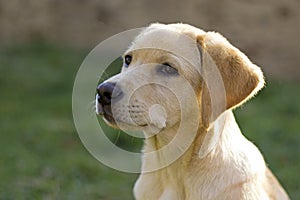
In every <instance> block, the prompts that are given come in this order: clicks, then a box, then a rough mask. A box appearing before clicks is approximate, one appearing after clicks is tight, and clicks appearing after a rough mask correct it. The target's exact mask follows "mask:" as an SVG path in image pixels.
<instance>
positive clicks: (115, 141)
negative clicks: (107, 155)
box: [114, 130, 121, 145]
mask: <svg viewBox="0 0 300 200" xmlns="http://www.w3.org/2000/svg"><path fill="white" fill-rule="evenodd" d="M120 135H121V131H120V130H119V131H118V134H117V137H116V138H115V140H114V144H115V145H117V142H118V140H119V137H120Z"/></svg>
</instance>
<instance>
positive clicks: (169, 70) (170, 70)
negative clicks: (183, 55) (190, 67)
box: [159, 63, 178, 75]
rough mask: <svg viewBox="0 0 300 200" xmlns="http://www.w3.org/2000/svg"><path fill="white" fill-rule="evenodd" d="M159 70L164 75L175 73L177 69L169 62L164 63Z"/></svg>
mask: <svg viewBox="0 0 300 200" xmlns="http://www.w3.org/2000/svg"><path fill="white" fill-rule="evenodd" d="M159 71H160V72H161V73H163V74H165V75H177V74H178V71H177V70H176V69H175V68H174V67H172V66H171V65H170V64H169V63H164V64H162V65H161V66H160V67H159Z"/></svg>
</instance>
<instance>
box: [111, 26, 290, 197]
mask: <svg viewBox="0 0 300 200" xmlns="http://www.w3.org/2000/svg"><path fill="white" fill-rule="evenodd" d="M184 37H186V38H188V39H186V38H184ZM197 49H198V50H197ZM163 50H164V51H163ZM169 52H172V53H169ZM125 54H130V55H132V56H133V60H132V62H131V63H130V65H129V67H123V69H122V72H121V73H120V74H118V75H116V76H114V77H112V78H111V79H109V80H107V81H109V82H117V83H118V84H119V86H120V87H121V88H122V90H123V92H124V93H125V95H126V94H127V93H130V94H131V97H130V100H129V101H128V102H125V101H122V100H120V101H119V102H116V105H115V107H117V109H115V110H116V111H115V113H114V118H115V122H112V121H108V120H107V122H108V123H109V124H111V125H114V126H118V127H119V128H122V129H138V130H143V131H144V133H145V135H146V139H145V147H144V153H145V154H146V153H147V152H153V151H157V150H158V149H160V148H161V147H164V146H165V145H167V144H168V143H169V142H171V141H172V139H173V138H174V136H175V135H176V131H177V130H178V129H179V124H180V122H181V120H183V121H189V120H193V119H194V117H191V118H188V117H187V118H183V117H182V116H180V112H181V110H180V109H185V110H186V111H188V112H189V113H191V115H192V114H195V109H194V108H192V107H191V106H190V105H191V104H193V101H197V106H198V108H197V109H198V111H199V112H198V111H197V112H198V115H199V124H195V126H196V125H197V134H196V136H195V138H193V141H192V144H191V145H190V146H189V147H188V148H187V150H186V151H185V152H184V153H183V155H182V156H181V157H180V158H179V159H177V160H176V161H175V162H173V163H172V164H170V165H168V166H167V167H164V168H162V169H159V170H156V171H151V172H145V171H147V170H146V169H148V168H151V166H153V165H154V163H164V161H165V160H167V159H168V156H169V154H164V153H160V152H157V153H156V155H155V156H154V157H151V158H149V157H147V156H145V157H144V158H143V169H142V173H141V175H140V177H139V179H138V180H137V182H136V184H135V187H134V196H135V198H136V199H137V200H158V199H160V200H183V199H185V200H196V199H197V200H235V199H238V200H287V199H289V197H288V195H287V194H286V193H285V191H284V189H283V188H282V187H281V185H280V184H279V183H278V181H277V180H276V178H275V177H274V176H273V174H272V172H271V171H270V170H269V169H268V167H267V166H266V164H265V161H264V159H263V157H262V155H261V153H260V152H259V150H258V149H257V148H256V147H255V146H254V145H253V144H252V143H251V142H250V141H248V140H247V139H246V138H245V137H244V136H243V135H242V134H241V132H240V129H239V127H238V125H237V123H236V121H235V118H234V116H233V113H232V111H231V110H232V109H233V108H235V107H237V106H239V105H241V104H243V103H244V102H245V101H247V100H248V99H249V98H251V97H253V96H254V94H256V93H257V92H258V91H259V90H260V89H261V88H262V87H263V85H264V78H263V74H262V72H261V70H260V68H259V67H257V66H256V65H254V64H253V63H252V62H251V61H250V60H249V59H248V58H247V57H246V56H245V55H244V54H243V53H242V52H241V51H239V50H238V49H237V48H235V47H234V46H232V45H231V44H230V43H229V42H228V41H227V40H226V39H225V38H224V37H223V36H221V35H220V34H218V33H215V32H205V31H203V30H200V29H198V28H195V27H193V26H190V25H186V24H170V25H163V24H153V25H151V26H150V27H148V28H146V29H145V30H144V31H143V32H142V33H141V34H140V35H139V36H138V37H137V38H136V40H135V41H134V42H133V44H132V46H131V47H129V49H128V50H127V52H126V53H125ZM164 62H171V63H173V64H174V65H175V67H176V69H177V70H178V73H179V76H182V77H184V78H185V79H186V80H188V82H189V84H190V85H191V86H192V88H193V90H194V92H195V93H196V96H197V99H196V100H195V99H193V98H190V97H191V96H192V95H191V94H190V93H188V91H186V89H185V88H184V87H183V86H182V83H181V82H180V80H179V79H178V77H175V76H174V77H166V76H161V75H157V72H155V70H154V68H155V66H154V67H152V66H148V67H142V66H143V65H147V64H149V63H164ZM214 65H215V66H216V69H217V71H218V73H220V75H221V79H222V81H223V83H222V84H221V85H222V87H224V89H225V97H224V98H222V95H221V96H220V97H219V96H218V97H217V98H215V99H217V100H216V101H215V102H213V100H212V99H213V98H212V95H220V93H219V92H216V94H213V92H211V91H212V90H214V87H213V86H212V85H211V84H214V81H215V80H214V77H217V75H216V74H215V71H214V70H213V68H214ZM162 80H163V82H164V84H166V86H168V87H173V88H174V90H176V91H179V96H184V97H186V98H185V99H184V106H181V107H180V102H178V100H176V96H174V94H173V93H172V92H170V91H168V89H166V88H164V87H160V86H155V85H153V84H149V85H147V86H145V87H143V89H142V90H136V92H135V93H132V91H133V90H135V88H138V85H140V84H142V83H144V82H147V81H148V82H152V81H154V82H155V81H162ZM216 81H217V80H216ZM145 91H147V92H145ZM154 104H155V105H156V104H159V105H161V106H162V107H163V108H164V111H163V112H162V111H161V112H159V113H160V114H158V116H156V115H153V116H154V117H153V116H152V117H151V116H150V117H149V114H148V110H149V108H150V107H151V106H152V105H154ZM216 107H217V108H216ZM133 108H135V109H137V110H138V111H139V112H138V113H139V114H135V115H131V114H126V113H132V112H133ZM137 110H135V111H137ZM162 113H164V114H162ZM124 116H125V117H124ZM162 116H166V117H165V119H164V117H162ZM153 118H155V119H153ZM153 128H156V129H153ZM153 130H155V131H153ZM192 130H193V127H192V125H191V126H189V127H188V128H186V130H185V131H184V132H185V134H186V137H189V136H190V135H189V134H190V132H192Z"/></svg>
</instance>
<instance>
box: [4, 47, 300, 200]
mask: <svg viewBox="0 0 300 200" xmlns="http://www.w3.org/2000/svg"><path fill="white" fill-rule="evenodd" d="M86 54H87V51H81V50H72V49H68V48H62V47H57V46H53V45H47V44H43V43H36V44H30V45H22V46H15V47H9V48H3V47H2V49H1V48H0V91H1V96H0V105H1V106H0V134H1V139H0V199H72V200H73V199H105V200H114V199H115V200H119V199H123V200H126V199H128V200H129V199H133V197H132V187H133V184H134V181H135V179H136V178H137V175H135V174H126V173H122V172H118V171H115V170H113V169H110V168H107V167H105V166H104V165H102V164H101V163H99V162H98V161H97V160H95V159H94V158H93V157H92V156H91V155H90V154H89V153H88V152H87V150H86V149H85V148H84V146H83V144H82V143H81V142H80V139H79V137H78V135H77V133H76V131H75V128H74V124H73V120H72V111H71V95H72V87H73V81H74V78H75V75H76V72H77V70H78V68H79V66H80V64H81V62H82V61H83V59H84V57H85V56H86ZM297 91H299V85H297V84H295V83H289V82H284V83H283V82H274V81H270V82H269V83H268V86H267V88H265V89H264V91H263V92H261V93H260V94H259V95H258V97H257V98H255V99H253V100H251V101H250V102H248V103H247V104H246V105H245V106H243V107H242V108H239V109H237V111H235V112H236V115H237V116H238V117H237V119H238V122H239V124H240V126H241V129H242V130H243V132H244V133H245V135H246V136H247V137H248V138H249V139H250V140H251V141H254V143H255V144H256V145H258V146H259V148H260V149H261V151H262V152H263V154H264V155H265V157H266V160H267V162H268V163H269V164H270V168H271V169H272V170H273V172H274V173H275V175H276V176H277V177H278V178H279V179H280V181H281V182H282V184H283V185H284V186H285V188H286V189H287V191H288V192H289V194H290V196H291V197H292V199H299V198H300V189H299V185H300V180H299V175H298V171H299V169H300V156H299V154H300V134H299V130H300V123H299V122H300V104H299V98H300V94H299V92H297ZM112 134H113V133H112ZM114 134H115V133H114ZM115 137H116V135H114V136H113V137H111V139H112V140H114V138H115ZM132 144H135V142H134V141H133V140H132V139H130V140H128V138H125V136H122V135H121V136H120V138H119V139H118V145H119V146H122V147H124V148H126V147H128V146H132ZM136 145H140V144H139V143H138V142H137V143H136Z"/></svg>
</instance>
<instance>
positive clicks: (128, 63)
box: [124, 55, 132, 67]
mask: <svg viewBox="0 0 300 200" xmlns="http://www.w3.org/2000/svg"><path fill="white" fill-rule="evenodd" d="M131 60H132V56H131V55H126V56H125V57H124V63H125V67H128V66H129V65H130V63H131Z"/></svg>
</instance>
